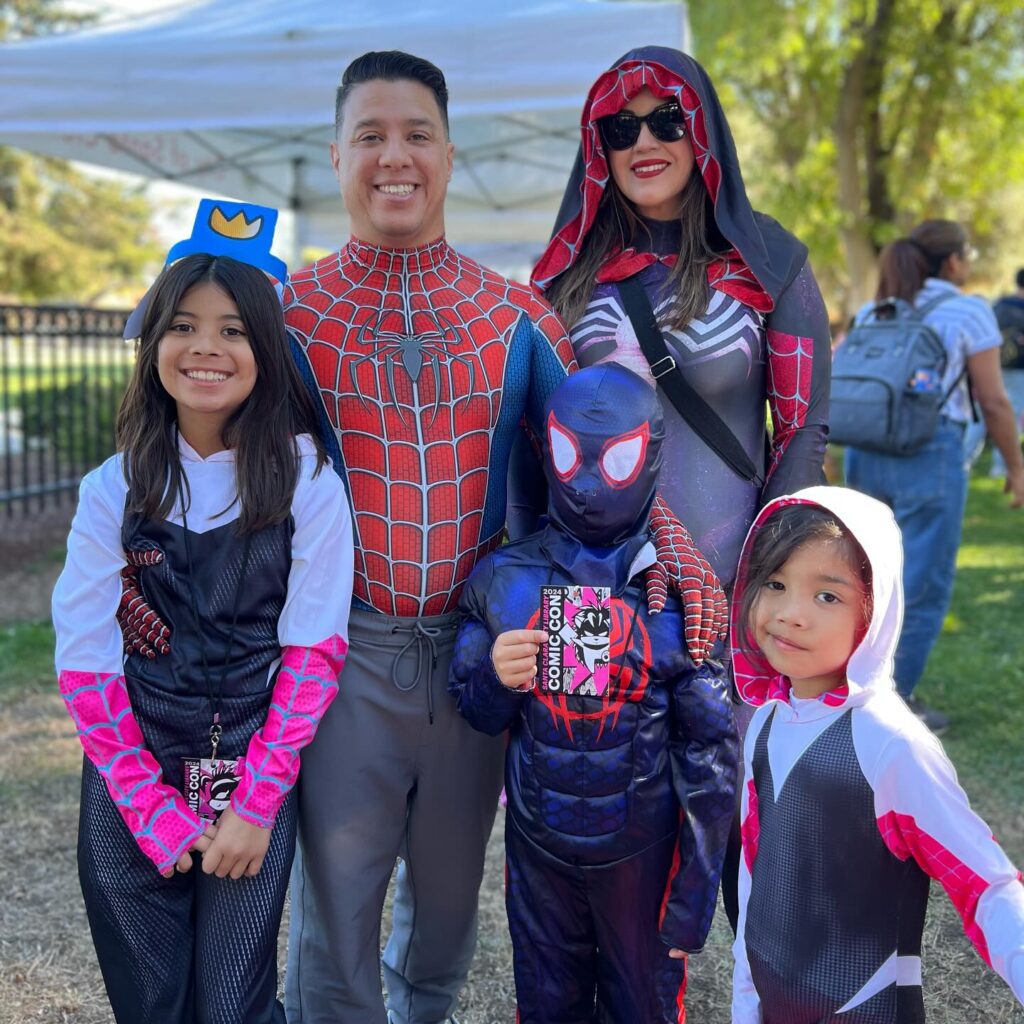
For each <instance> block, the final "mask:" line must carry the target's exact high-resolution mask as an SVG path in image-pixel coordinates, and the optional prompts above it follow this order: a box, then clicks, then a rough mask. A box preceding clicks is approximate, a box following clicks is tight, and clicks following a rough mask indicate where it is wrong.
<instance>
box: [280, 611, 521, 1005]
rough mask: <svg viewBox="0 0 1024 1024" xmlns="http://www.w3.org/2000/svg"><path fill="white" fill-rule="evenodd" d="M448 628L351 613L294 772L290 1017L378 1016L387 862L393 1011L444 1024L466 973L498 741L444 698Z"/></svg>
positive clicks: (499, 756)
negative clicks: (335, 671)
mask: <svg viewBox="0 0 1024 1024" xmlns="http://www.w3.org/2000/svg"><path fill="white" fill-rule="evenodd" d="M457 626H458V621H457V617H456V616H454V615H447V616H433V617H426V618H421V619H402V618H392V617H390V616H385V615H381V614H379V613H376V612H365V611H361V610H353V612H352V616H351V619H350V622H349V643H350V646H349V652H348V657H347V659H346V662H345V668H344V671H343V672H342V675H341V680H340V690H339V693H338V696H337V698H336V699H335V701H334V703H333V704H332V705H331V707H330V708H329V709H328V711H327V713H326V715H325V716H324V718H323V721H322V722H321V723H320V728H319V730H318V732H317V735H316V739H315V740H314V741H313V743H312V744H310V746H309V747H308V748H307V749H306V750H305V751H304V752H303V755H302V769H301V771H300V773H299V843H300V850H301V856H297V857H296V858H295V867H294V869H293V872H292V910H291V928H290V931H289V936H288V970H287V976H286V983H285V1009H286V1011H287V1015H288V1021H289V1024H385V1021H386V1019H387V1018H386V1014H385V1010H384V1003H383V1000H382V998H381V979H380V963H379V953H378V951H379V949H380V921H381V912H382V909H383V905H384V897H385V893H386V891H387V886H388V881H389V879H390V877H391V872H392V870H393V868H394V866H395V859H396V857H397V856H401V858H402V863H401V865H400V867H399V873H398V883H397V891H396V896H395V904H394V919H393V928H392V932H391V937H390V939H389V940H388V943H387V947H386V949H385V951H384V956H383V964H384V977H385V981H386V985H387V991H388V1009H389V1010H390V1013H391V1017H392V1020H393V1021H394V1022H395V1024H435V1022H438V1021H444V1020H446V1019H447V1017H448V1016H449V1015H450V1014H451V1012H452V1009H453V1008H454V1006H455V1002H456V999H457V998H458V994H459V991H460V989H461V988H462V986H463V984H464V983H465V980H466V975H467V973H468V972H469V967H470V962H471V961H472V959H473V951H474V947H475V945H476V909H477V893H478V890H479V888H480V881H481V878H482V876H483V865H484V850H485V848H486V845H487V839H488V837H489V835H490V832H491V826H492V825H493V823H494V814H495V810H496V808H497V801H498V793H499V792H500V789H501V778H502V764H503V761H504V751H505V738H504V737H503V736H499V737H489V736H485V735H483V734H482V733H478V732H475V731H474V730H473V729H471V728H470V727H469V726H468V725H467V724H466V723H465V722H464V721H463V720H462V718H461V717H460V715H459V713H458V711H457V710H456V708H455V702H454V700H453V699H452V698H451V697H450V696H449V695H448V688H447V684H448V667H449V663H450V661H451V656H452V649H453V645H454V641H455V631H456V629H457Z"/></svg>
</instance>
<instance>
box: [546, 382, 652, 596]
mask: <svg viewBox="0 0 1024 1024" xmlns="http://www.w3.org/2000/svg"><path fill="white" fill-rule="evenodd" d="M664 436H665V427H664V422H663V418H662V412H661V404H660V403H659V402H658V399H657V396H656V395H655V394H654V392H653V391H652V390H651V388H649V387H648V386H647V384H646V383H645V382H644V381H643V380H642V379H641V378H640V377H638V376H637V375H636V374H635V373H633V372H632V371H631V370H627V369H626V368H625V367H622V366H619V365H618V364H617V363H605V364H603V365H601V366H592V367H589V368H587V369H583V370H579V371H578V372H577V373H574V374H572V375H571V376H569V377H567V378H566V379H565V380H564V381H563V382H562V383H561V384H559V385H558V387H557V388H555V390H554V391H553V392H552V393H551V396H550V398H549V399H548V402H547V404H546V406H545V408H544V473H545V476H546V477H547V482H548V518H549V520H550V522H551V524H552V526H553V527H554V531H552V530H548V531H547V532H548V533H549V534H552V533H553V535H552V536H550V537H549V541H548V542H547V543H546V545H545V546H546V547H550V550H549V556H550V557H551V558H552V560H553V561H554V562H555V563H556V564H558V565H559V566H561V567H562V568H563V569H564V570H565V571H566V572H568V573H569V574H570V575H573V574H577V575H578V576H579V578H580V579H587V580H588V581H589V580H601V581H604V580H607V579H608V578H609V571H608V570H609V568H611V567H613V566H614V571H613V572H612V573H611V575H612V577H613V578H614V580H615V583H613V584H612V585H613V587H615V589H621V587H623V586H625V584H626V583H628V581H629V578H630V576H631V575H632V573H631V572H630V569H631V567H632V566H633V563H634V561H635V559H636V557H637V555H638V554H639V553H640V551H641V550H642V549H643V548H644V547H645V546H646V545H647V543H648V541H649V534H648V528H647V523H648V519H649V517H650V512H651V505H652V504H653V502H654V496H655V490H656V488H657V484H658V470H659V469H660V468H661V454H662V441H663V439H664ZM599 566H603V568H600V569H599ZM595 572H596V575H592V573H595Z"/></svg>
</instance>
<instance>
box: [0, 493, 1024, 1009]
mask: <svg viewBox="0 0 1024 1024" xmlns="http://www.w3.org/2000/svg"><path fill="white" fill-rule="evenodd" d="M69 518H70V509H66V510H62V511H61V512H60V514H59V515H58V514H52V513H47V514H45V515H37V516H34V517H33V519H32V521H31V522H25V523H23V524H22V529H21V530H18V531H9V530H5V529H4V528H3V525H4V524H3V523H2V522H0V623H4V622H6V623H9V622H12V621H38V620H40V619H44V618H45V617H46V616H47V614H48V608H49V590H50V588H51V587H52V584H53V580H54V579H55V578H56V574H57V572H58V571H59V567H60V566H59V561H58V560H57V559H56V556H55V551H54V548H55V546H56V547H58V548H59V545H60V543H61V541H62V539H63V536H64V533H65V532H66V528H67V520H68V519H69ZM80 765H81V750H80V747H79V746H78V743H77V740H76V738H75V736H74V732H73V730H72V727H71V723H70V720H69V719H68V717H67V715H66V713H65V711H64V708H63V705H62V703H61V701H60V699H59V697H58V696H57V694H56V692H53V693H33V692H30V693H27V694H20V693H18V692H16V691H8V692H7V693H6V694H4V693H2V692H0V821H2V827H0V864H4V865H6V866H7V871H6V872H5V879H4V899H3V900H0V1024H29V1022H45V1024H110V1022H111V1021H112V1017H111V1014H110V1010H109V1006H108V1005H107V1002H106V998H105V995H104V992H103V986H102V982H101V979H100V976H99V970H98V967H97V965H96V960H95V956H94V953H93V949H92V944H91V941H90V939H89V932H88V927H87V925H86V920H85V912H84V909H83V906H82V900H81V894H80V892H79V888H78V879H77V874H76V868H75V842H76V830H77V818H78V785H79V774H80ZM972 796H975V797H976V798H977V797H978V796H983V795H981V794H973V793H972ZM978 809H979V810H980V811H981V812H982V813H983V814H985V815H986V816H987V817H988V819H989V821H990V823H991V824H992V825H993V826H994V828H995V831H996V834H997V835H999V837H1000V839H1001V840H1002V841H1003V842H1004V844H1005V845H1006V847H1007V850H1008V852H1010V854H1011V856H1014V857H1015V858H1016V859H1017V861H1018V863H1019V862H1020V861H1021V860H1022V859H1024V857H1022V855H1024V820H1021V817H1020V815H1019V814H1013V815H1007V813H1006V811H1005V809H1004V808H999V807H995V806H987V805H985V803H984V799H982V800H981V802H980V806H979V808H978ZM501 832H502V827H501V817H500V813H499V821H498V824H497V825H496V827H495V831H494V834H493V835H492V837H491V842H490V847H489V852H488V861H487V871H486V876H485V879H484V884H483V889H482V892H481V902H480V939H479V945H478V950H477V956H476V960H475V963H474V966H473V971H472V974H471V976H470V979H469V984H468V985H467V987H466V989H465V992H464V994H463V997H462V1000H461V1004H460V1008H459V1011H458V1013H459V1018H460V1020H461V1021H462V1024H513V1021H514V1020H515V999H514V989H513V984H512V970H511V949H510V944H509V940H508V932H507V927H506V923H505V911H504V905H503V869H502V859H503V854H502V842H501ZM284 932H285V930H284V929H282V935H283V934H284ZM730 938H731V936H730V935H729V932H728V926H727V925H726V923H725V920H724V914H721V913H720V914H719V915H718V918H717V919H716V921H715V925H714V928H713V930H712V934H711V938H710V940H709V943H708V947H707V949H706V950H705V952H704V953H702V954H701V955H700V956H698V957H693V958H691V979H690V990H689V994H688V997H687V1008H688V1017H687V1019H688V1021H689V1022H690V1024H704V1022H708V1024H723V1022H727V1021H728V1020H729V981H730V971H731V954H730V949H729V944H730ZM923 956H924V964H925V967H924V978H925V992H926V1003H927V1006H928V1020H929V1022H930V1024H976V1022H981V1021H984V1022H985V1024H1024V1012H1022V1011H1021V1010H1020V1009H1019V1008H1017V1007H1016V1004H1015V1001H1014V999H1013V997H1012V995H1011V994H1010V992H1009V990H1008V989H1007V988H1006V987H1005V985H1003V983H1002V982H1001V981H1000V979H999V978H998V977H996V976H995V975H994V974H993V973H992V972H991V971H989V970H988V969H987V968H986V967H985V965H984V964H983V963H982V961H981V960H980V958H979V957H978V956H977V954H976V953H975V952H974V950H973V948H972V947H971V946H970V944H969V943H968V941H967V940H966V939H965V938H964V936H963V933H962V930H961V927H960V922H959V919H958V918H957V916H956V914H955V912H954V911H953V909H952V907H951V905H950V904H949V902H948V900H946V898H945V896H944V894H943V893H942V892H941V891H936V888H935V887H933V893H932V905H931V911H930V914H929V924H928V929H927V933H926V936H925V948H924V952H923ZM281 964H282V967H283V965H284V948H283V942H282V948H281ZM139 1024H143V1022H139ZM154 1024H158V1022H154ZM636 1024H643V1022H639V1021H638V1022H636Z"/></svg>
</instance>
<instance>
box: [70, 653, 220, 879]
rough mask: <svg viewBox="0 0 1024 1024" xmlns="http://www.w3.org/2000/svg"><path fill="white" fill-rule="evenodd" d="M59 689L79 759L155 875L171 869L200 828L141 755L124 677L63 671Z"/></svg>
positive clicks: (143, 748)
mask: <svg viewBox="0 0 1024 1024" xmlns="http://www.w3.org/2000/svg"><path fill="white" fill-rule="evenodd" d="M59 685H60V693H61V696H62V697H63V698H64V703H65V704H66V705H67V709H68V712H69V713H70V715H71V718H72V720H73V721H74V723H75V728H76V729H77V730H78V738H79V739H80V740H81V742H82V746H83V748H84V749H85V756H86V757H88V758H89V760H90V761H91V762H92V763H93V764H94V765H95V766H96V768H97V770H98V771H99V773H100V775H101V776H102V778H103V781H104V783H105V784H106V787H107V791H108V792H109V793H110V797H111V799H112V800H113V801H114V804H115V806H116V807H117V811H118V813H119V814H120V815H121V817H122V818H123V819H124V823H125V824H126V825H127V826H128V829H129V831H130V832H131V834H132V835H133V836H134V837H135V841H136V842H137V843H138V844H139V848H140V849H141V850H142V852H143V853H144V854H145V855H146V856H147V857H148V858H149V859H150V860H151V861H152V862H153V863H154V864H155V865H156V866H157V867H158V868H160V869H161V870H163V869H165V868H168V867H171V866H172V865H173V864H174V863H175V862H176V861H177V859H178V857H179V856H180V855H181V854H182V853H183V852H184V851H185V850H187V849H188V848H189V846H191V845H192V843H193V842H194V841H195V839H196V838H197V837H198V836H200V835H202V832H203V828H202V825H201V824H200V822H199V819H198V817H196V815H194V814H193V813H192V812H191V811H190V810H189V809H188V805H187V804H186V803H185V798H184V797H183V796H182V795H181V794H180V793H179V792H178V791H177V790H176V789H174V788H173V787H171V786H169V785H167V783H165V782H164V781H163V776H162V775H161V772H160V766H159V765H158V764H157V762H156V758H154V757H153V755H152V753H151V752H150V751H149V750H147V749H146V741H145V740H144V739H143V736H142V730H141V729H140V728H139V723H138V721H137V720H136V718H135V714H134V713H133V711H132V706H131V702H130V701H129V700H128V691H127V689H126V687H125V681H124V676H122V675H114V674H113V673H101V672H71V671H64V672H61V673H60V680H59Z"/></svg>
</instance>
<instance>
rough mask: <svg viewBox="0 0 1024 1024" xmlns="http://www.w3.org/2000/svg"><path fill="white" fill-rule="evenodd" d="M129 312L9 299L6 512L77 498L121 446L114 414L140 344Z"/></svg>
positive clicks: (3, 309)
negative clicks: (130, 334)
mask: <svg viewBox="0 0 1024 1024" xmlns="http://www.w3.org/2000/svg"><path fill="white" fill-rule="evenodd" d="M126 316H127V313H126V312H124V311H116V310H105V309H103V310H100V309H88V308H84V307H66V306H64V307H48V306H4V305H0V512H2V513H3V514H4V515H5V516H8V517H13V516H15V515H24V514H26V513H28V514H30V513H32V512H33V511H35V510H41V509H44V508H46V507H48V506H51V505H56V504H62V503H69V504H70V503H72V502H73V501H74V499H75V492H76V489H77V487H78V482H79V481H80V480H81V478H82V477H83V476H84V475H85V474H86V473H87V472H88V471H89V470H90V469H92V468H93V467H94V466H97V465H99V463H101V462H102V461H103V460H104V459H105V458H106V457H107V456H108V455H110V454H111V453H112V452H113V451H114V418H115V416H116V414H117V407H118V404H119V402H120V400H121V395H122V394H123V393H124V388H125V385H126V384H127V381H128V376H129V374H130V372H131V367H132V363H133V362H134V359H135V350H134V347H133V346H132V345H130V344H129V343H128V342H126V341H124V340H123V339H122V337H121V331H122V328H123V327H124V322H125V318H126Z"/></svg>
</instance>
